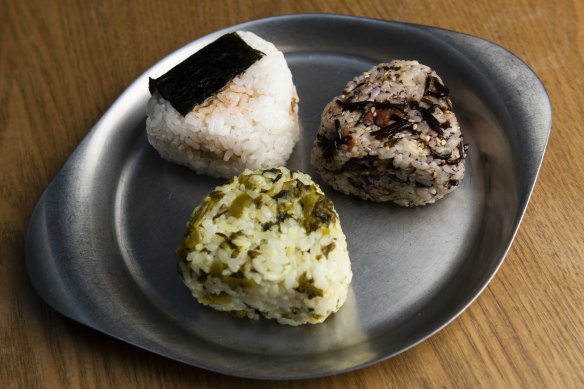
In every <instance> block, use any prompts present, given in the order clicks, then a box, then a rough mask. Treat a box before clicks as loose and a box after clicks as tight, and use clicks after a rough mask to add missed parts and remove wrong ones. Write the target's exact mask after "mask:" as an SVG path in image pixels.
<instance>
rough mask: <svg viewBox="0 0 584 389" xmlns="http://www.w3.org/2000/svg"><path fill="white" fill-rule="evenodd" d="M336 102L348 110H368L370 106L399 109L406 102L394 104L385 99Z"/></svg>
mask: <svg viewBox="0 0 584 389" xmlns="http://www.w3.org/2000/svg"><path fill="white" fill-rule="evenodd" d="M336 103H337V104H338V105H340V106H341V108H342V109H343V110H348V111H361V110H364V109H365V110H368V109H370V108H371V107H375V109H382V108H394V109H398V110H400V111H403V110H404V107H405V105H406V104H394V103H389V102H387V101H354V102H349V101H341V100H337V101H336Z"/></svg>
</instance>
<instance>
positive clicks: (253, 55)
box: [149, 32, 265, 116]
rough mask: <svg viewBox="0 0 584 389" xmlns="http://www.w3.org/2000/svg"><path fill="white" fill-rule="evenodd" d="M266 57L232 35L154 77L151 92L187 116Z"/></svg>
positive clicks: (224, 36) (151, 81)
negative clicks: (156, 93)
mask: <svg viewBox="0 0 584 389" xmlns="http://www.w3.org/2000/svg"><path fill="white" fill-rule="evenodd" d="M264 55H265V54H264V53H262V52H261V51H259V50H256V49H254V48H252V47H251V46H249V45H248V44H247V43H245V41H244V40H243V39H241V37H240V36H239V35H237V33H235V32H232V33H230V34H226V35H223V36H222V37H220V38H219V39H217V40H216V41H214V42H212V43H211V44H209V45H207V46H205V47H203V48H202V49H201V50H199V51H197V52H196V53H195V54H193V55H191V56H190V57H189V58H187V59H186V60H184V61H183V62H181V63H179V64H178V65H176V66H175V67H174V68H172V69H170V70H169V71H168V72H167V73H166V74H164V75H162V76H160V77H159V78H157V79H152V78H150V79H149V89H150V93H151V94H154V92H158V93H159V94H160V95H161V96H162V97H164V98H165V99H166V100H168V101H169V102H170V104H171V105H172V106H173V107H174V108H175V109H176V110H177V111H178V112H180V114H181V115H183V116H185V115H186V114H187V113H189V112H190V111H191V110H192V109H193V108H194V107H195V106H197V105H199V104H201V103H202V102H204V101H205V100H206V99H207V98H209V97H211V96H213V95H216V94H217V93H219V92H220V91H221V90H222V89H223V88H224V87H225V86H226V85H227V84H228V83H229V82H230V81H231V80H233V79H234V78H235V77H237V76H239V75H240V74H242V73H243V72H245V71H246V70H247V69H248V68H249V67H250V66H251V65H253V64H254V63H255V62H256V61H258V60H260V59H261V58H262V57H263V56H264Z"/></svg>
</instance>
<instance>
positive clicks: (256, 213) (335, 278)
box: [177, 167, 352, 325]
mask: <svg viewBox="0 0 584 389" xmlns="http://www.w3.org/2000/svg"><path fill="white" fill-rule="evenodd" d="M177 253H178V254H179V257H180V260H179V272H180V274H181V277H182V279H183V281H184V283H185V285H186V286H187V287H188V288H189V289H190V290H191V292H192V294H193V295H194V296H195V297H196V298H197V299H198V301H199V302H200V303H201V304H204V305H208V306H211V307H213V308H215V309H217V310H221V311H229V312H233V313H235V314H236V315H237V316H240V317H249V318H252V319H257V318H259V316H260V315H261V316H264V317H266V318H271V319H276V320H277V321H278V322H279V323H282V324H288V325H301V324H306V323H312V324H315V323H321V322H323V321H324V320H325V319H326V318H327V317H328V316H329V315H331V314H332V313H333V312H336V311H337V310H338V309H339V308H340V307H341V306H342V305H343V303H344V302H345V300H346V298H347V293H348V288H349V284H350V282H351V279H352V272H351V262H350V260H349V255H348V251H347V243H346V239H345V235H344V234H343V231H342V230H341V224H340V221H339V217H338V215H337V213H336V211H335V209H334V207H333V204H332V201H331V200H330V199H329V198H328V197H326V196H325V195H324V193H323V192H322V191H321V190H320V188H319V187H318V185H317V184H316V183H314V182H313V181H312V180H311V179H310V177H309V176H308V175H307V174H304V173H302V172H298V171H293V172H290V171H289V170H288V169H286V168H283V167H282V168H273V169H269V170H257V171H250V170H246V171H245V172H244V173H243V174H242V175H240V176H239V177H233V178H232V179H231V180H230V181H229V182H228V183H227V184H225V185H223V186H220V187H217V188H216V189H215V191H214V192H212V193H211V194H209V195H208V196H207V197H206V198H205V199H204V200H203V202H202V203H201V205H199V206H198V207H197V208H196V209H195V211H194V213H193V215H192V217H191V220H190V222H189V223H188V230H187V234H186V235H185V238H184V240H183V241H182V243H181V244H180V246H179V248H178V249H177Z"/></svg>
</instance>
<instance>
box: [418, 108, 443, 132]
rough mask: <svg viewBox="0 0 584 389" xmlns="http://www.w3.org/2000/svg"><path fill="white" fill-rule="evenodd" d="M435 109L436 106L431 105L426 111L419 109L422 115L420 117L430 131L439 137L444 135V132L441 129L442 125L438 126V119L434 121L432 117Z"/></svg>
mask: <svg viewBox="0 0 584 389" xmlns="http://www.w3.org/2000/svg"><path fill="white" fill-rule="evenodd" d="M435 107H436V105H433V106H432V107H430V108H428V109H426V108H422V107H420V113H421V114H422V117H423V118H424V120H425V121H426V122H427V123H428V125H429V126H430V128H431V129H433V130H434V131H436V132H437V133H438V134H439V135H444V130H443V129H442V125H441V124H440V122H439V121H438V119H436V118H435V117H434V115H432V112H431V111H432V110H433V109H434V108H435Z"/></svg>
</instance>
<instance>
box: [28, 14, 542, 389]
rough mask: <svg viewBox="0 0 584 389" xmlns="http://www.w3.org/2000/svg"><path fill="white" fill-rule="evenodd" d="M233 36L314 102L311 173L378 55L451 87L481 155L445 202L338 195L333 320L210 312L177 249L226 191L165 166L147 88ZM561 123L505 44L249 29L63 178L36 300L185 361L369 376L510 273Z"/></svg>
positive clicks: (46, 201)
mask: <svg viewBox="0 0 584 389" xmlns="http://www.w3.org/2000/svg"><path fill="white" fill-rule="evenodd" d="M233 30H250V31H254V32H256V33H257V34H258V35H260V36H262V37H263V38H265V39H267V40H269V41H272V42H274V43H275V44H276V45H277V46H278V47H279V48H280V49H281V50H282V51H284V52H285V54H286V58H287V60H288V63H289V65H290V68H291V69H292V73H293V76H294V80H295V83H296V85H297V87H298V93H299V95H300V118H301V123H302V138H301V140H300V142H299V143H298V145H297V146H296V149H295V151H294V154H293V156H292V158H291V159H290V161H289V163H288V166H289V167H290V168H293V169H301V170H305V171H307V172H308V173H309V174H311V175H313V177H314V178H315V179H316V180H317V181H318V177H317V175H316V174H315V173H314V171H313V169H312V168H311V166H310V164H309V154H310V148H311V145H312V141H313V138H314V136H315V134H316V131H317V129H318V125H319V121H320V114H321V112H322V109H323V107H324V105H325V104H326V103H327V102H328V101H329V100H330V99H331V98H332V97H333V96H335V95H336V94H337V93H338V92H339V91H340V90H341V89H342V87H343V85H344V84H345V83H346V81H348V80H349V79H350V78H352V77H353V76H354V75H356V74H358V73H360V72H362V71H364V70H366V69H367V68H369V67H370V66H372V65H374V64H377V63H379V62H384V61H388V60H391V59H417V60H419V61H420V62H421V63H424V64H427V65H429V66H430V67H432V68H434V69H435V70H436V71H437V72H438V74H440V75H441V76H442V78H443V79H444V80H445V82H446V83H447V85H448V86H449V87H450V90H451V95H452V99H453V102H454V110H455V112H456V113H457V115H458V118H459V120H460V122H461V127H462V130H463V133H464V136H465V141H466V142H468V143H469V144H470V151H469V157H468V162H467V175H466V177H465V180H464V181H463V184H462V185H461V186H460V187H459V188H458V189H457V190H456V191H455V192H453V193H452V194H450V195H449V196H447V197H446V198H445V199H443V200H441V201H440V202H438V203H437V204H435V205H431V206H426V207H422V208H415V209H405V208H400V207H398V206H394V205H388V204H374V203H371V202H365V201H361V200H358V199H355V198H351V197H348V196H345V195H342V194H339V193H336V192H333V191H332V190H331V189H330V187H328V186H326V185H323V189H324V190H325V192H327V193H328V194H329V195H330V196H331V197H332V198H333V200H334V203H335V206H336V208H337V210H338V212H339V214H340V217H341V221H342V224H343V228H344V231H345V233H346V235H347V239H348V245H349V252H350V255H351V258H352V263H353V272H354V279H353V284H352V288H351V290H350V295H349V298H348V300H347V302H346V304H345V306H344V307H343V308H342V309H341V310H340V311H339V312H338V313H337V314H335V315H333V316H332V317H331V318H329V319H328V320H327V321H326V322H325V323H324V324H321V325H316V326H303V327H296V328H295V327H288V326H283V325H279V324H277V323H276V322H273V321H268V320H260V321H257V322H256V321H248V320H241V319H236V318H234V317H232V316H230V315H228V314H225V313H220V312H215V311H214V310H212V309H210V308H206V307H203V306H200V305H199V304H198V303H197V302H196V301H195V300H194V299H193V298H192V297H191V296H190V294H189V292H188V290H187V289H186V287H184V286H183V285H182V283H181V281H180V279H179V277H178V275H177V272H176V258H175V254H174V249H175V247H176V245H177V243H178V241H179V240H180V238H181V236H182V234H183V233H184V229H185V223H186V221H187V219H188V218H189V215H190V213H191V211H192V210H193V209H194V207H195V206H196V205H197V204H198V203H199V201H200V200H201V199H202V198H203V196H204V195H206V194H207V193H208V192H210V191H211V190H212V188H213V187H214V186H216V185H219V184H221V183H222V182H223V181H222V180H217V179H212V178H209V177H205V176H199V175H196V174H195V173H193V172H191V171H189V170H187V169H186V168H183V167H179V166H176V165H173V164H171V163H168V162H166V161H163V160H162V159H161V158H160V157H159V156H158V154H157V153H156V152H155V151H154V149H152V148H151V147H150V146H149V144H148V142H147V140H146V138H145V135H144V125H145V105H146V101H147V99H148V97H149V94H148V82H147V81H148V77H149V76H152V77H157V76H159V75H160V74H162V73H164V72H165V71H166V70H168V69H169V68H170V67H172V66H173V65H174V64H176V63H178V62H180V61H181V60H182V59H184V58H186V57H187V56H188V55H190V54H191V53H192V52H194V51H195V50H198V49H199V48H201V47H202V46H204V45H206V44H208V43H209V42H211V41H212V40H214V39H216V38H217V37H219V36H220V35H222V34H224V33H226V32H228V31H233ZM550 127H551V110H550V104H549V100H548V97H547V95H546V92H545V90H544V88H543V86H542V84H541V82H540V81H539V80H538V78H537V77H536V76H535V75H534V74H533V72H532V71H531V70H530V69H529V68H528V67H527V66H526V65H525V64H524V63H523V62H521V61H520V60H519V59H518V58H517V57H515V56H514V55H512V54H511V53H509V52H508V51H506V50H504V49H502V48H501V47H499V46H496V45H494V44H492V43H489V42H486V41H484V40H481V39H478V38H474V37H471V36H468V35H463V34H460V33H455V32H451V31H446V30H441V29H436V28H430V27H423V26H417V25H410V24H402V23H393V22H387V21H380V20H371V19H363V18H357V17H348V16H337V15H317V14H312V15H293V16H283V17H276V18H269V19H263V20H258V21H253V22H249V23H245V24H242V25H238V26H234V27H231V28H228V29H225V30H222V31H218V32H216V33H213V34H211V35H208V36H205V37H203V38H201V39H198V40H196V41H194V42H193V43H190V44H188V45H187V46H185V47H183V48H181V49H179V50H177V51H176V52H174V53H172V54H170V55H169V56H168V57H166V58H164V59H163V60H162V61H160V62H159V63H157V64H156V65H154V66H153V67H152V68H151V69H149V70H148V71H147V72H146V73H145V74H143V75H142V76H140V77H139V78H138V79H137V80H136V81H135V82H134V83H133V84H132V85H130V86H129V88H128V89H127V90H126V91H125V92H124V93H123V94H122V95H121V96H120V97H119V99H118V100H117V101H116V102H115V103H114V104H113V105H112V107H111V108H110V109H109V110H108V111H107V112H106V113H105V114H104V116H103V117H102V118H101V120H100V121H99V122H98V123H97V124H96V125H95V127H94V128H93V129H92V130H91V132H90V133H89V134H88V135H87V137H86V138H85V139H84V140H83V142H82V143H81V144H80V145H79V147H78V148H77V149H76V150H75V152H74V153H73V154H72V155H71V157H70V158H69V159H68V160H67V162H66V163H65V165H64V166H63V168H62V169H61V171H60V172H59V173H58V175H57V176H56V177H55V178H54V180H53V181H52V182H51V184H50V185H49V187H48V188H47V189H46V191H45V193H44V194H43V196H42V198H41V200H40V201H39V204H38V205H37V207H36V209H35V211H34V214H33V216H32V219H31V221H30V225H29V230H28V235H27V239H26V261H27V268H28V272H29V274H30V278H31V279H32V282H33V284H34V286H35V288H36V289H37V291H38V293H39V294H40V295H41V296H42V297H43V298H44V299H45V300H46V301H47V303H49V304H50V305H51V306H52V307H54V308H55V309H56V310H57V311H59V312H61V313H63V314H64V315H66V316H68V317H70V318H72V319H74V320H77V321H79V322H81V323H83V324H86V325H88V326H90V327H93V328H95V329H97V330H99V331H102V332H104V333H107V334H110V335H112V336H114V337H116V338H119V339H122V340H124V341H126V342H129V343H132V344H134V345H137V346H139V347H142V348H144V349H147V350H150V351H152V352H155V353H158V354H161V355H165V356H167V357H169V358H173V359H176V360H179V361H182V362H185V363H188V364H192V365H195V366H199V367H202V368H205V369H210V370H214V371H219V372H222V373H226V374H232V375H237V376H245V377H255V378H275V379H290V378H306V377H316V376H323V375H330V374H336V373H340V372H344V371H348V370H352V369H356V368H360V367H363V366H366V365H369V364H371V363H374V362H377V361H380V360H382V359H385V358H388V357H391V356H393V355H396V354H398V353H400V352H402V351H404V350H406V349H408V348H410V347H412V346H413V345H415V344H417V343H419V342H421V341H423V340H424V339H426V338H428V337H429V336H431V335H432V334H434V333H436V332H437V331H438V330H440V329H441V328H443V327H444V326H445V325H446V324H448V323H449V322H450V321H451V320H453V319H454V318H455V317H456V316H457V315H459V314H460V313H461V312H462V311H463V310H464V309H465V308H466V307H467V306H468V305H469V304H470V303H471V302H472V301H473V300H474V299H475V298H476V297H477V296H478V294H479V293H480V292H481V291H482V290H483V288H484V287H485V286H486V285H487V283H488V282H489V280H490V279H491V278H492V277H493V275H494V274H495V272H496V271H497V269H498V267H499V266H500V264H501V262H502V261H503V258H504V257H505V254H506V253H507V250H508V249H509V246H510V245H511V242H512V240H513V237H514V235H515V232H516V231H517V228H518V226H519V223H520V221H521V218H522V215H523V212H524V210H525V207H526V205H527V202H528V200H529V196H530V194H531V191H532V189H533V186H534V183H535V180H536V177H537V173H538V170H539V167H540V164H541V161H542V158H543V154H544V151H545V147H546V143H547V139H548V136H549V131H550Z"/></svg>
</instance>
